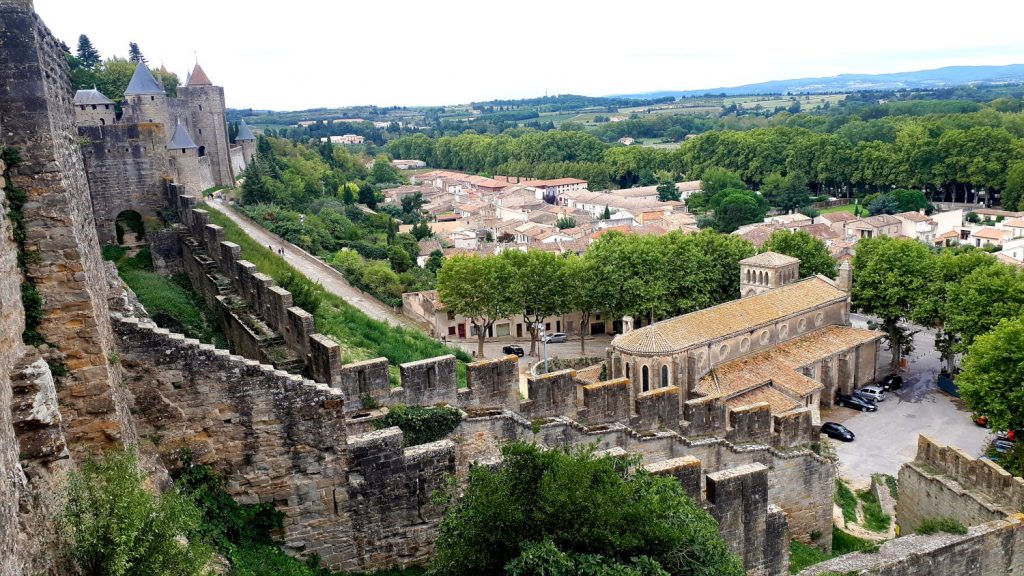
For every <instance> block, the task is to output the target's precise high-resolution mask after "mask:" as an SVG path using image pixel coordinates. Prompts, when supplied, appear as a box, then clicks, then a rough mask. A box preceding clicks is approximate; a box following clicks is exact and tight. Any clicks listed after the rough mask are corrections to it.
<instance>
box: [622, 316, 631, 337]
mask: <svg viewBox="0 0 1024 576" xmlns="http://www.w3.org/2000/svg"><path fill="white" fill-rule="evenodd" d="M632 331H633V317H632V316H623V317H622V333H623V334H629V333H630V332H632Z"/></svg>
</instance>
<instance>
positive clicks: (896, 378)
mask: <svg viewBox="0 0 1024 576" xmlns="http://www.w3.org/2000/svg"><path fill="white" fill-rule="evenodd" d="M878 386H881V387H882V390H885V391H886V392H888V391H891V390H899V389H900V388H903V376H900V375H899V374H889V375H888V376H886V377H885V378H882V380H881V381H879V382H878Z"/></svg>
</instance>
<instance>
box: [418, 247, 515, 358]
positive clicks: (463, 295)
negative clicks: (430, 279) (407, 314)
mask: <svg viewBox="0 0 1024 576" xmlns="http://www.w3.org/2000/svg"><path fill="white" fill-rule="evenodd" d="M513 277H514V272H513V271H512V270H509V269H508V260H507V259H505V258H493V257H491V258H483V257H480V256H466V255H456V256H452V257H451V258H446V259H445V261H444V265H443V266H441V269H440V270H438V272H437V296H438V298H439V299H440V300H441V303H442V304H444V306H445V307H446V308H447V309H448V310H449V311H450V312H452V313H454V314H457V315H459V316H464V317H466V318H468V319H469V321H470V324H472V326H473V328H474V329H475V332H476V336H477V356H479V357H480V358H483V356H484V340H485V339H486V338H487V331H488V330H490V328H491V327H492V326H494V322H495V321H497V320H499V319H501V318H508V317H509V316H511V315H512V314H515V313H516V312H517V311H518V309H519V303H518V302H517V301H516V299H515V293H514V290H513V288H512V286H511V284H512V282H510V279H511V278H513Z"/></svg>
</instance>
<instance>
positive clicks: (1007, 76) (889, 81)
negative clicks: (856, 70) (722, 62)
mask: <svg viewBox="0 0 1024 576" xmlns="http://www.w3.org/2000/svg"><path fill="white" fill-rule="evenodd" d="M1017 82H1024V64H1008V65H1006V66H946V67H945V68H935V69H934V70H918V71H916V72H894V73H892V74H840V75H838V76H827V77H821V78H796V79H793V80H771V81H768V82H759V83H756V84H744V85H742V86H731V87H721V88H707V89H702V90H662V91H658V92H644V93H641V94H617V95H616V96H617V97H619V98H637V99H640V98H643V99H648V98H663V97H665V96H672V97H675V98H680V97H685V96H703V95H705V94H726V95H729V96H732V95H737V94H785V93H786V92H793V93H818V92H854V91H857V90H899V89H901V88H917V89H921V88H949V87H951V86H962V85H964V84H1006V83H1017Z"/></svg>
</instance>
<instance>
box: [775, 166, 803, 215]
mask: <svg viewBox="0 0 1024 576" xmlns="http://www.w3.org/2000/svg"><path fill="white" fill-rule="evenodd" d="M783 182H784V187H783V189H782V191H781V194H780V195H779V201H778V206H779V208H781V209H783V210H785V211H786V212H790V211H793V210H796V209H797V208H801V207H803V206H806V205H808V204H810V203H811V196H810V193H809V189H808V188H807V178H806V177H805V176H804V175H803V174H800V173H797V172H791V173H790V174H787V175H786V178H785V179H784V180H783Z"/></svg>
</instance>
